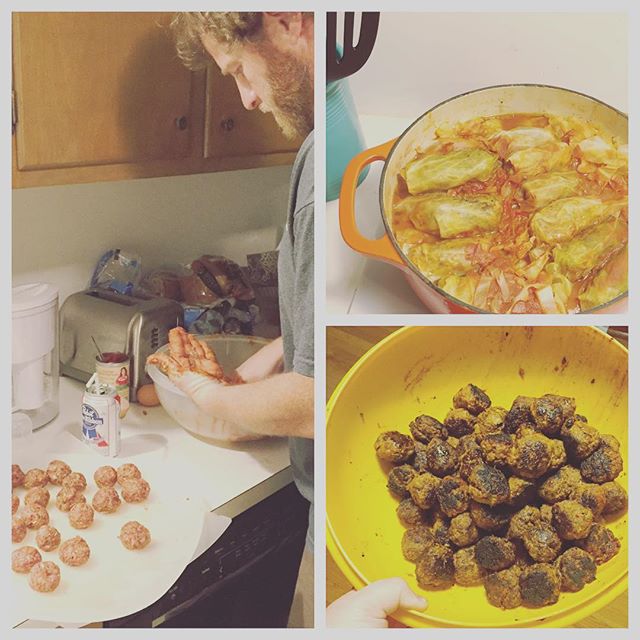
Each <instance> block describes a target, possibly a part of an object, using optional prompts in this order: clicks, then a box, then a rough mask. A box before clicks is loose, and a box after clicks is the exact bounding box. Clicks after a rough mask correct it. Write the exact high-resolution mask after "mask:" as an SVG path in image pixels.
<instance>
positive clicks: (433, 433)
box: [409, 416, 449, 444]
mask: <svg viewBox="0 0 640 640" xmlns="http://www.w3.org/2000/svg"><path fill="white" fill-rule="evenodd" d="M409 431H411V435H412V436H413V437H414V438H415V439H416V440H417V441H418V442H422V443H424V444H428V443H429V441H430V440H431V439H432V438H440V440H446V439H447V436H448V435H449V434H448V432H447V430H446V428H445V426H444V425H443V424H442V423H441V422H440V421H439V420H436V419H435V418H432V417H431V416H418V417H417V418H416V419H415V420H414V421H413V422H412V423H410V424H409Z"/></svg>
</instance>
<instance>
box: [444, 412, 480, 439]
mask: <svg viewBox="0 0 640 640" xmlns="http://www.w3.org/2000/svg"><path fill="white" fill-rule="evenodd" d="M475 423H476V418H475V416H473V415H472V414H470V413H469V412H468V411H467V410H466V409H451V411H449V413H447V415H446V416H445V419H444V426H445V427H446V428H447V431H448V432H449V435H450V436H453V437H454V438H462V436H466V435H468V434H471V433H473V427H474V425H475Z"/></svg>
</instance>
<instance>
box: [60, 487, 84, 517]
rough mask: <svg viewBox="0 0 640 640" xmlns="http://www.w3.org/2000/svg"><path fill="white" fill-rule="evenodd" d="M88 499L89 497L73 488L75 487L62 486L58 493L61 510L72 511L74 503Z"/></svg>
mask: <svg viewBox="0 0 640 640" xmlns="http://www.w3.org/2000/svg"><path fill="white" fill-rule="evenodd" d="M86 501H87V499H86V498H85V497H84V495H83V494H82V493H80V492H79V491H76V490H75V489H73V487H62V489H60V491H58V494H57V495H56V506H57V507H58V509H60V511H65V512H67V511H70V510H71V507H73V505H74V504H78V503H79V502H86Z"/></svg>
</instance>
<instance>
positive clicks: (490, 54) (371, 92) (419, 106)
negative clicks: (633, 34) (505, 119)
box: [349, 12, 627, 118]
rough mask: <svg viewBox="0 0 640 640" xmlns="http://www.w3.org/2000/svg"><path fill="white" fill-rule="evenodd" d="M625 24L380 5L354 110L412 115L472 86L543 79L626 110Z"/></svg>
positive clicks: (582, 16)
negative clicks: (417, 10)
mask: <svg viewBox="0 0 640 640" xmlns="http://www.w3.org/2000/svg"><path fill="white" fill-rule="evenodd" d="M626 61H627V25H626V17H625V16H624V15H623V14H611V13H591V14H589V13H552V14H550V13H428V12H426V13H419V14H415V13H414V14H410V13H383V14H382V15H381V19H380V26H379V29H378V37H377V40H376V44H375V47H374V49H373V52H372V54H371V57H370V58H369V60H368V62H367V63H366V64H365V66H364V67H363V68H362V69H361V70H360V71H358V72H357V73H356V74H355V75H353V76H351V78H350V79H349V80H350V83H351V87H352V92H353V95H354V99H355V101H356V105H357V109H358V112H359V113H361V114H368V115H384V116H406V117H410V118H416V117H418V116H419V115H421V114H422V113H424V112H425V111H427V110H428V109H429V108H430V107H432V106H434V105H435V104H437V103H438V102H440V101H442V100H445V99H447V98H451V97H453V96H455V95H457V94H459V93H463V92H465V91H468V90H470V89H478V88H480V87H484V86H489V85H493V84H505V83H512V82H513V83H544V84H551V85H557V86H562V87H566V88H568V89H574V90H576V91H580V92H583V93H586V94H589V95H592V96H593V97H595V98H599V99H600V100H603V101H604V102H607V103H609V104H611V105H612V106H614V107H617V108H618V109H621V110H622V111H626V110H627V64H626Z"/></svg>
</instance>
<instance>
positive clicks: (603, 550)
mask: <svg viewBox="0 0 640 640" xmlns="http://www.w3.org/2000/svg"><path fill="white" fill-rule="evenodd" d="M578 544H579V545H580V546H581V547H582V548H583V549H584V550H585V551H586V552H587V553H588V554H589V555H591V557H592V558H593V559H594V560H595V561H596V564H604V563H605V562H608V561H609V560H611V558H613V556H615V555H616V554H617V553H618V551H620V540H618V538H616V537H615V535H614V534H613V531H611V529H607V527H605V526H603V525H601V524H598V523H597V522H594V523H593V524H592V525H591V529H590V530H589V535H587V537H586V538H584V539H583V540H579V541H578Z"/></svg>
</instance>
